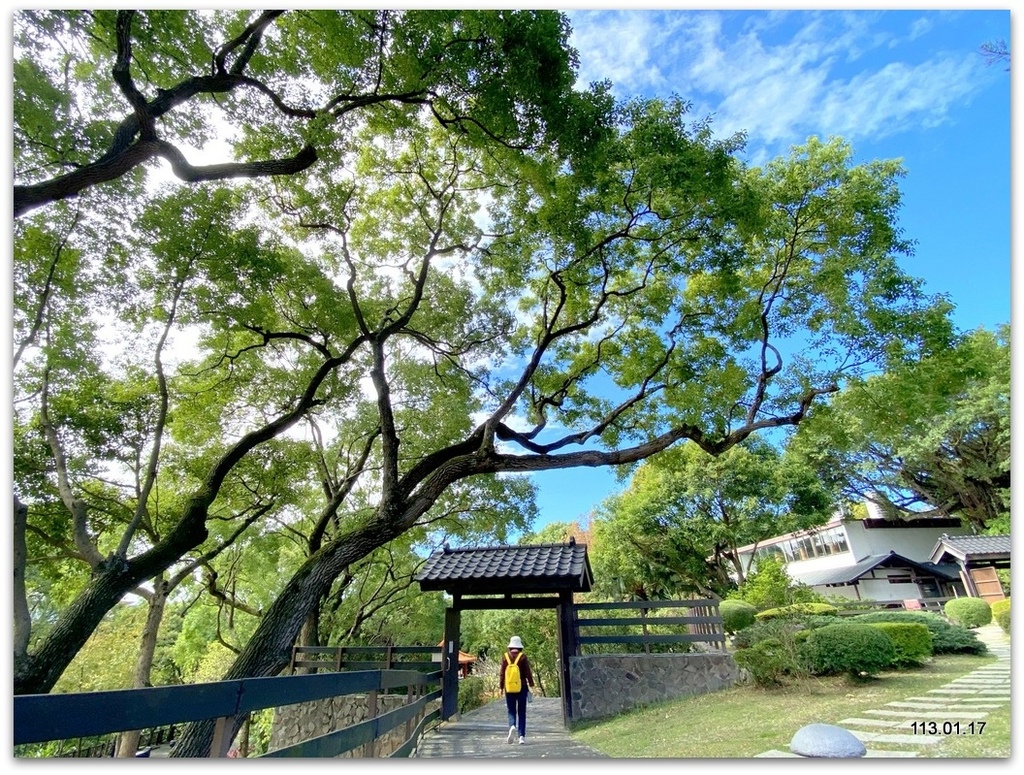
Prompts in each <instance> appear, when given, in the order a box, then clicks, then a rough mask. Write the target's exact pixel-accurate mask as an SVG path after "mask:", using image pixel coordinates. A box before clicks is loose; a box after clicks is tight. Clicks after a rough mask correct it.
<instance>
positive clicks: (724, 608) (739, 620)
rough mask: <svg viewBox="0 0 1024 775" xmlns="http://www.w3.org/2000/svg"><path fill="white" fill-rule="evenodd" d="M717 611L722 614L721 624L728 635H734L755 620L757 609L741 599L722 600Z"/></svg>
mask: <svg viewBox="0 0 1024 775" xmlns="http://www.w3.org/2000/svg"><path fill="white" fill-rule="evenodd" d="M718 612H719V613H720V614H721V615H722V626H723V627H724V628H725V631H726V632H727V633H729V634H730V635H735V634H736V633H737V632H739V631H740V630H742V629H743V628H745V627H749V626H750V625H752V624H753V623H754V622H755V621H756V620H755V619H754V615H755V614H756V613H757V609H756V608H754V606H752V605H751V604H750V603H747V602H745V601H743V600H723V601H722V602H721V603H719V604H718Z"/></svg>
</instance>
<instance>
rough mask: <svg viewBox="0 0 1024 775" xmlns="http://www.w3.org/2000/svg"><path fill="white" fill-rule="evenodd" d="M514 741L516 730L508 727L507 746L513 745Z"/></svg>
mask: <svg viewBox="0 0 1024 775" xmlns="http://www.w3.org/2000/svg"><path fill="white" fill-rule="evenodd" d="M515 741H516V728H515V727H509V728H508V744H509V745H512V743H514V742H515Z"/></svg>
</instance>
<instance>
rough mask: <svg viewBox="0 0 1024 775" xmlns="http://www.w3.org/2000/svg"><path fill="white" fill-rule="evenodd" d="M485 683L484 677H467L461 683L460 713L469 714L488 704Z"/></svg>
mask: <svg viewBox="0 0 1024 775" xmlns="http://www.w3.org/2000/svg"><path fill="white" fill-rule="evenodd" d="M485 683H486V682H485V680H484V678H483V676H479V675H471V676H467V677H466V678H463V679H462V680H461V681H459V713H468V712H469V711H471V710H474V709H476V708H480V707H483V706H484V705H486V704H487V701H488V698H487V697H485V696H484V695H485V694H486V692H485V688H486V687H485V685H484V684H485Z"/></svg>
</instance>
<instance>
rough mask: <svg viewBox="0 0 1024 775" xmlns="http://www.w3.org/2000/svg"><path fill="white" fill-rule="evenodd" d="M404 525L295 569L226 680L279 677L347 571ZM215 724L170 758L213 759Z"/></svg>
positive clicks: (348, 541) (351, 538)
mask: <svg viewBox="0 0 1024 775" xmlns="http://www.w3.org/2000/svg"><path fill="white" fill-rule="evenodd" d="M404 529H405V526H403V525H398V524H396V523H394V522H391V523H390V524H389V523H388V521H386V520H384V519H383V518H378V519H374V520H371V522H370V523H369V524H368V525H366V526H365V527H362V528H357V529H356V530H353V531H351V532H349V533H347V534H345V535H342V536H340V537H339V538H337V539H336V540H334V541H332V542H331V543H329V544H327V545H326V546H324V547H323V548H322V549H321V550H320V551H318V552H317V553H316V554H314V555H313V556H312V557H310V558H309V559H308V560H306V562H305V563H304V564H303V565H302V567H301V568H299V570H298V571H296V573H295V575H294V576H293V577H292V578H291V580H290V581H289V582H288V584H287V585H286V586H285V588H284V590H282V592H281V594H280V595H279V596H278V598H277V600H275V601H274V604H273V605H272V606H271V607H270V608H269V609H268V610H267V613H266V615H265V616H264V617H263V619H262V620H261V621H260V623H259V626H258V627H257V628H256V631H255V632H254V633H253V635H252V637H251V638H250V639H249V642H248V643H246V644H245V648H244V649H242V653H241V654H239V655H238V658H237V659H236V660H235V661H234V663H233V664H232V665H231V668H230V669H229V670H228V672H227V673H226V674H225V675H224V677H223V678H222V680H224V681H233V680H238V679H241V678H260V677H268V676H274V675H277V674H278V673H280V672H281V670H282V669H283V668H284V667H285V666H286V665H287V664H288V662H289V659H290V657H291V648H292V645H293V644H294V643H295V639H296V637H297V636H298V634H299V632H300V631H301V630H302V626H303V624H304V623H305V622H306V621H307V619H308V617H309V615H310V613H311V612H312V611H314V610H315V608H316V606H317V605H318V604H319V602H320V600H321V598H322V597H323V596H324V595H326V594H327V593H328V592H329V591H330V589H331V585H332V584H333V583H334V580H335V579H336V578H337V577H338V576H339V575H340V574H341V573H342V571H344V570H345V568H346V567H347V566H348V565H350V564H352V563H354V562H356V561H358V560H360V559H362V558H363V557H365V556H367V555H368V554H370V553H371V552H372V551H374V550H375V549H377V548H379V547H381V546H383V545H384V544H386V543H387V542H388V541H390V540H392V539H394V538H396V537H397V536H399V535H401V533H402V532H403V530H404ZM244 720H245V715H244V714H243V715H242V716H239V717H236V718H235V719H234V726H233V729H232V730H231V736H232V738H233V737H234V736H235V735H237V734H238V730H239V729H240V728H241V726H242V723H243V722H244ZM213 724H214V722H213V721H205V722H196V723H194V724H190V725H188V727H186V729H185V732H184V733H183V734H182V735H181V737H180V738H179V739H178V742H177V744H176V745H175V746H174V751H173V752H172V753H171V756H173V757H175V758H187V757H202V756H209V753H210V746H211V744H212V743H213Z"/></svg>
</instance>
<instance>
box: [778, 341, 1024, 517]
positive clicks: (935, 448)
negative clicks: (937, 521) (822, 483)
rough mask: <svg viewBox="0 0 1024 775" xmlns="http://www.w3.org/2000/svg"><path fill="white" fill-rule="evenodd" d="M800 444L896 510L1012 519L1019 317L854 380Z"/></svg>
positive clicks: (829, 470) (815, 418)
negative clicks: (1014, 356) (1013, 372)
mask: <svg viewBox="0 0 1024 775" xmlns="http://www.w3.org/2000/svg"><path fill="white" fill-rule="evenodd" d="M792 450H793V452H794V453H795V454H798V455H801V456H804V457H805V458H806V459H807V460H808V461H810V463H811V465H813V466H814V467H815V468H816V469H817V470H818V471H819V472H820V474H821V475H822V476H823V477H825V478H827V479H828V480H830V481H832V482H833V483H834V484H835V486H837V487H840V488H842V489H843V490H844V492H845V493H846V495H847V496H848V497H849V498H850V499H851V500H860V499H868V500H873V501H875V502H876V503H878V504H879V505H880V506H881V507H883V509H884V510H885V511H887V512H888V513H894V514H902V516H903V517H904V518H907V519H910V518H913V517H915V516H921V515H928V514H932V515H941V516H959V517H961V518H962V519H963V520H964V523H965V526H968V527H969V528H970V529H971V530H972V531H975V532H997V533H1008V532H1009V529H1010V467H1011V463H1010V327H1009V325H1007V324H1003V325H1001V326H999V328H998V329H997V330H996V331H987V330H985V329H978V330H977V331H973V332H971V333H969V334H966V335H964V336H963V337H962V338H961V339H960V341H959V342H958V343H957V344H956V346H955V347H952V348H950V349H949V350H947V351H945V352H940V353H936V354H934V355H932V356H929V357H927V358H924V359H922V360H920V361H919V362H917V363H910V364H906V365H903V366H900V367H895V366H894V367H893V368H892V369H890V370H889V371H887V372H886V373H885V374H881V375H877V376H874V377H870V378H868V379H865V380H863V381H854V382H851V384H850V385H849V386H848V387H847V388H846V389H845V390H844V391H843V392H842V393H840V394H838V395H836V396H834V397H832V399H831V400H830V401H829V402H827V403H822V404H820V405H818V406H817V407H816V408H815V410H814V411H813V412H812V414H811V416H810V417H809V418H808V419H807V421H805V422H804V423H803V424H802V425H801V427H800V428H799V430H798V431H797V432H796V434H795V436H794V441H793V445H792Z"/></svg>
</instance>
